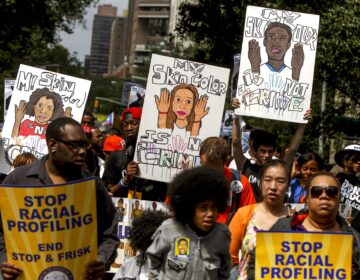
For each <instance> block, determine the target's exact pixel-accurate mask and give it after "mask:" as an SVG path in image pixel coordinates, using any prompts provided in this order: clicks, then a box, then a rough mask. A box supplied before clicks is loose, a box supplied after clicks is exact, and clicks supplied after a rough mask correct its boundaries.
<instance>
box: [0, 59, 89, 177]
mask: <svg viewBox="0 0 360 280" xmlns="http://www.w3.org/2000/svg"><path fill="white" fill-rule="evenodd" d="M90 84H91V82H90V81H88V80H83V79H79V78H76V77H71V76H67V75H63V74H60V73H55V72H51V71H48V70H44V69H40V68H34V67H30V66H26V65H20V68H19V71H18V74H17V78H16V81H15V85H14V89H13V93H12V98H11V101H10V105H9V108H8V111H7V117H6V120H5V123H4V128H3V132H2V137H3V138H2V142H3V145H4V147H5V149H6V156H7V159H8V162H9V164H10V165H11V163H12V161H13V160H14V158H15V157H16V156H17V155H19V154H21V153H23V152H31V153H33V154H34V155H35V156H36V157H38V158H40V157H42V156H43V155H45V154H47V146H46V141H45V133H46V128H47V126H48V124H49V123H50V122H51V121H52V120H54V119H56V118H59V117H72V118H73V119H75V120H77V121H79V122H80V120H81V117H82V114H83V111H84V108H85V104H86V100H87V97H88V95H89V90H90ZM0 172H1V170H0Z"/></svg>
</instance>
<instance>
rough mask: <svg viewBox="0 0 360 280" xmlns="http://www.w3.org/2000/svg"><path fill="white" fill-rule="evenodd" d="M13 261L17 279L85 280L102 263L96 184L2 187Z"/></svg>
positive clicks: (91, 181) (3, 213)
mask: <svg viewBox="0 0 360 280" xmlns="http://www.w3.org/2000/svg"><path fill="white" fill-rule="evenodd" d="M0 207H1V218H2V224H3V230H4V235H5V244H6V251H7V259H8V262H10V263H13V264H15V265H17V266H19V267H21V268H22V269H23V271H24V273H23V274H21V277H19V278H17V279H39V280H43V279H69V280H72V279H82V278H83V277H82V273H83V272H84V267H85V264H86V263H88V262H90V261H93V260H96V255H97V220H96V191H95V180H94V179H89V180H84V181H77V182H72V183H69V184H66V185H52V186H42V187H33V186H31V187H29V186H26V187H18V186H0Z"/></svg>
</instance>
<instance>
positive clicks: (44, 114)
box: [34, 96, 54, 124]
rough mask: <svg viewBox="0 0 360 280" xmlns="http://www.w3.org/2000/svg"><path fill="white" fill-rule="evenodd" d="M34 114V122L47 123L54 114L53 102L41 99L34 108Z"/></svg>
mask: <svg viewBox="0 0 360 280" xmlns="http://www.w3.org/2000/svg"><path fill="white" fill-rule="evenodd" d="M34 113H35V120H36V122H38V123H41V124H45V123H47V122H48V121H50V119H51V117H52V115H53V113H54V101H53V100H52V99H47V98H46V97H45V96H43V97H41V98H40V99H39V100H38V101H37V102H36V104H35V106H34Z"/></svg>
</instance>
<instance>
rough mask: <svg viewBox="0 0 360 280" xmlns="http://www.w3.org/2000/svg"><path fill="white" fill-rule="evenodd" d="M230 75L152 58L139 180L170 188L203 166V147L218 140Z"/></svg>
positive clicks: (138, 158) (140, 137)
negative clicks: (206, 141) (171, 183)
mask: <svg viewBox="0 0 360 280" xmlns="http://www.w3.org/2000/svg"><path fill="white" fill-rule="evenodd" d="M229 74H230V70H229V69H226V68H220V67H216V66H211V65H207V64H203V63H198V62H193V61H188V60H183V59H177V58H172V57H166V56H160V55H155V54H153V55H152V58H151V65H150V70H149V76H148V82H147V86H146V95H145V101H144V107H143V112H142V118H141V123H140V128H139V134H138V139H137V145H136V151H135V157H134V160H135V161H137V162H138V163H139V166H140V176H141V177H143V178H147V179H153V180H157V181H163V182H169V181H170V180H171V178H172V177H173V176H174V175H175V174H177V173H178V172H179V171H181V170H183V169H184V168H187V167H194V166H197V165H199V163H200V158H199V150H200V144H201V141H203V140H204V139H206V138H207V137H210V136H219V133H220V126H221V120H222V115H223V110H224V103H225V96H226V92H227V88H228V81H229Z"/></svg>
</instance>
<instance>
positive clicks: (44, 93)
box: [11, 88, 72, 139]
mask: <svg viewBox="0 0 360 280" xmlns="http://www.w3.org/2000/svg"><path fill="white" fill-rule="evenodd" d="M25 115H28V116H29V117H34V120H33V121H32V120H30V119H25V120H23V118H24V116H25ZM62 116H66V117H72V115H71V107H68V108H66V110H65V112H64V104H63V101H62V99H61V96H60V95H59V94H58V93H56V92H53V91H50V90H49V89H48V88H42V89H39V88H38V89H36V90H35V91H34V92H33V93H32V94H31V96H30V99H29V101H28V102H26V101H25V100H20V102H19V105H15V123H14V126H13V130H12V135H11V136H12V137H13V138H15V137H18V136H23V137H27V136H40V138H41V139H45V132H46V127H47V125H48V124H49V122H51V121H52V120H54V119H56V118H59V117H62Z"/></svg>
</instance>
